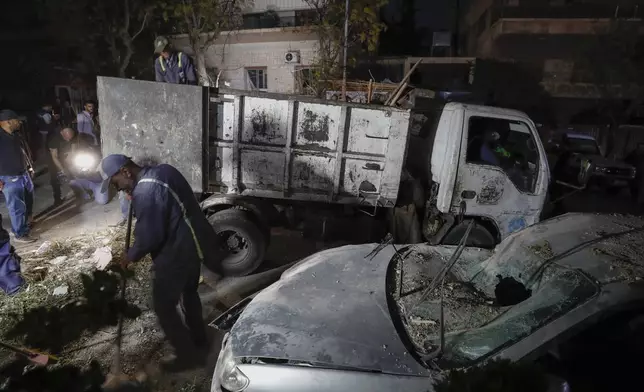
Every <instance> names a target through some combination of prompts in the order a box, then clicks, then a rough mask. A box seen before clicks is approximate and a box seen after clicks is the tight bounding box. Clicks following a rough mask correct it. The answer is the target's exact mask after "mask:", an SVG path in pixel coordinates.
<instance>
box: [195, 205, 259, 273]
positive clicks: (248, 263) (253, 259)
mask: <svg viewBox="0 0 644 392" xmlns="http://www.w3.org/2000/svg"><path fill="white" fill-rule="evenodd" d="M208 221H209V222H210V224H211V225H212V227H213V228H214V229H215V233H217V235H218V236H219V238H220V239H221V240H222V241H223V243H224V245H225V247H226V248H227V250H228V252H229V255H228V256H227V257H226V258H225V259H224V260H223V261H222V270H223V272H224V275H226V276H245V275H248V274H250V273H252V272H253V271H255V270H256V269H257V267H259V265H260V264H261V263H262V261H263V260H264V254H265V253H266V236H265V234H264V233H263V232H262V230H261V229H260V228H259V227H258V225H257V224H256V223H255V220H254V219H253V217H252V215H251V214H250V213H249V212H248V211H244V210H240V209H228V210H223V211H219V212H216V213H214V214H213V215H211V216H210V217H209V218H208Z"/></svg>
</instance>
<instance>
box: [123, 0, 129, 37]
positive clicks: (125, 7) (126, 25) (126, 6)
mask: <svg viewBox="0 0 644 392" xmlns="http://www.w3.org/2000/svg"><path fill="white" fill-rule="evenodd" d="M123 12H124V14H125V15H124V19H125V21H124V25H123V31H125V32H126V33H129V31H130V0H123Z"/></svg>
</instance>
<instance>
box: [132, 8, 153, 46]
mask: <svg viewBox="0 0 644 392" xmlns="http://www.w3.org/2000/svg"><path fill="white" fill-rule="evenodd" d="M148 16H150V11H149V10H148V11H145V15H143V22H141V28H140V29H139V31H137V32H136V34H134V35H133V36H132V41H134V40H135V39H136V37H138V36H139V34H141V33H142V32H143V30H144V29H145V26H146V25H147V23H148Z"/></svg>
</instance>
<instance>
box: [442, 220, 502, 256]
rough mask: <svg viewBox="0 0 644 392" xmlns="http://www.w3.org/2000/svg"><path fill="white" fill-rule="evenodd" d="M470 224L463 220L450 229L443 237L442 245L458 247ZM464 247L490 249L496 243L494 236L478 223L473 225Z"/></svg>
mask: <svg viewBox="0 0 644 392" xmlns="http://www.w3.org/2000/svg"><path fill="white" fill-rule="evenodd" d="M469 224H470V221H468V220H465V221H463V222H461V223H459V224H458V225H456V226H454V227H452V229H451V230H450V231H449V233H447V235H445V238H443V241H442V243H443V244H444V245H458V243H459V241H461V238H463V236H464V235H465V231H466V230H467V226H468V225H469ZM465 245H466V246H475V247H477V248H486V249H492V248H494V246H496V241H495V240H494V236H493V235H492V233H490V232H489V231H488V230H487V229H486V228H485V227H484V226H483V225H481V224H480V223H474V226H473V227H472V231H470V236H469V238H468V239H467V243H466V244H465Z"/></svg>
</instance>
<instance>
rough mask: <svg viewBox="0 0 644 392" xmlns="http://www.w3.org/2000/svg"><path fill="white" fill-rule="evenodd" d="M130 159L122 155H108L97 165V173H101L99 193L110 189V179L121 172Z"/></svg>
mask: <svg viewBox="0 0 644 392" xmlns="http://www.w3.org/2000/svg"><path fill="white" fill-rule="evenodd" d="M130 161H131V159H130V158H129V157H126V156H125V155H122V154H112V155H108V156H106V157H105V158H103V160H102V161H101V164H100V165H98V171H99V172H100V173H101V178H102V179H103V184H102V185H101V193H105V192H107V190H108V189H109V187H110V180H111V179H112V177H113V176H114V175H115V174H116V173H118V172H119V170H121V168H122V167H123V166H125V165H126V164H127V163H128V162H130Z"/></svg>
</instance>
